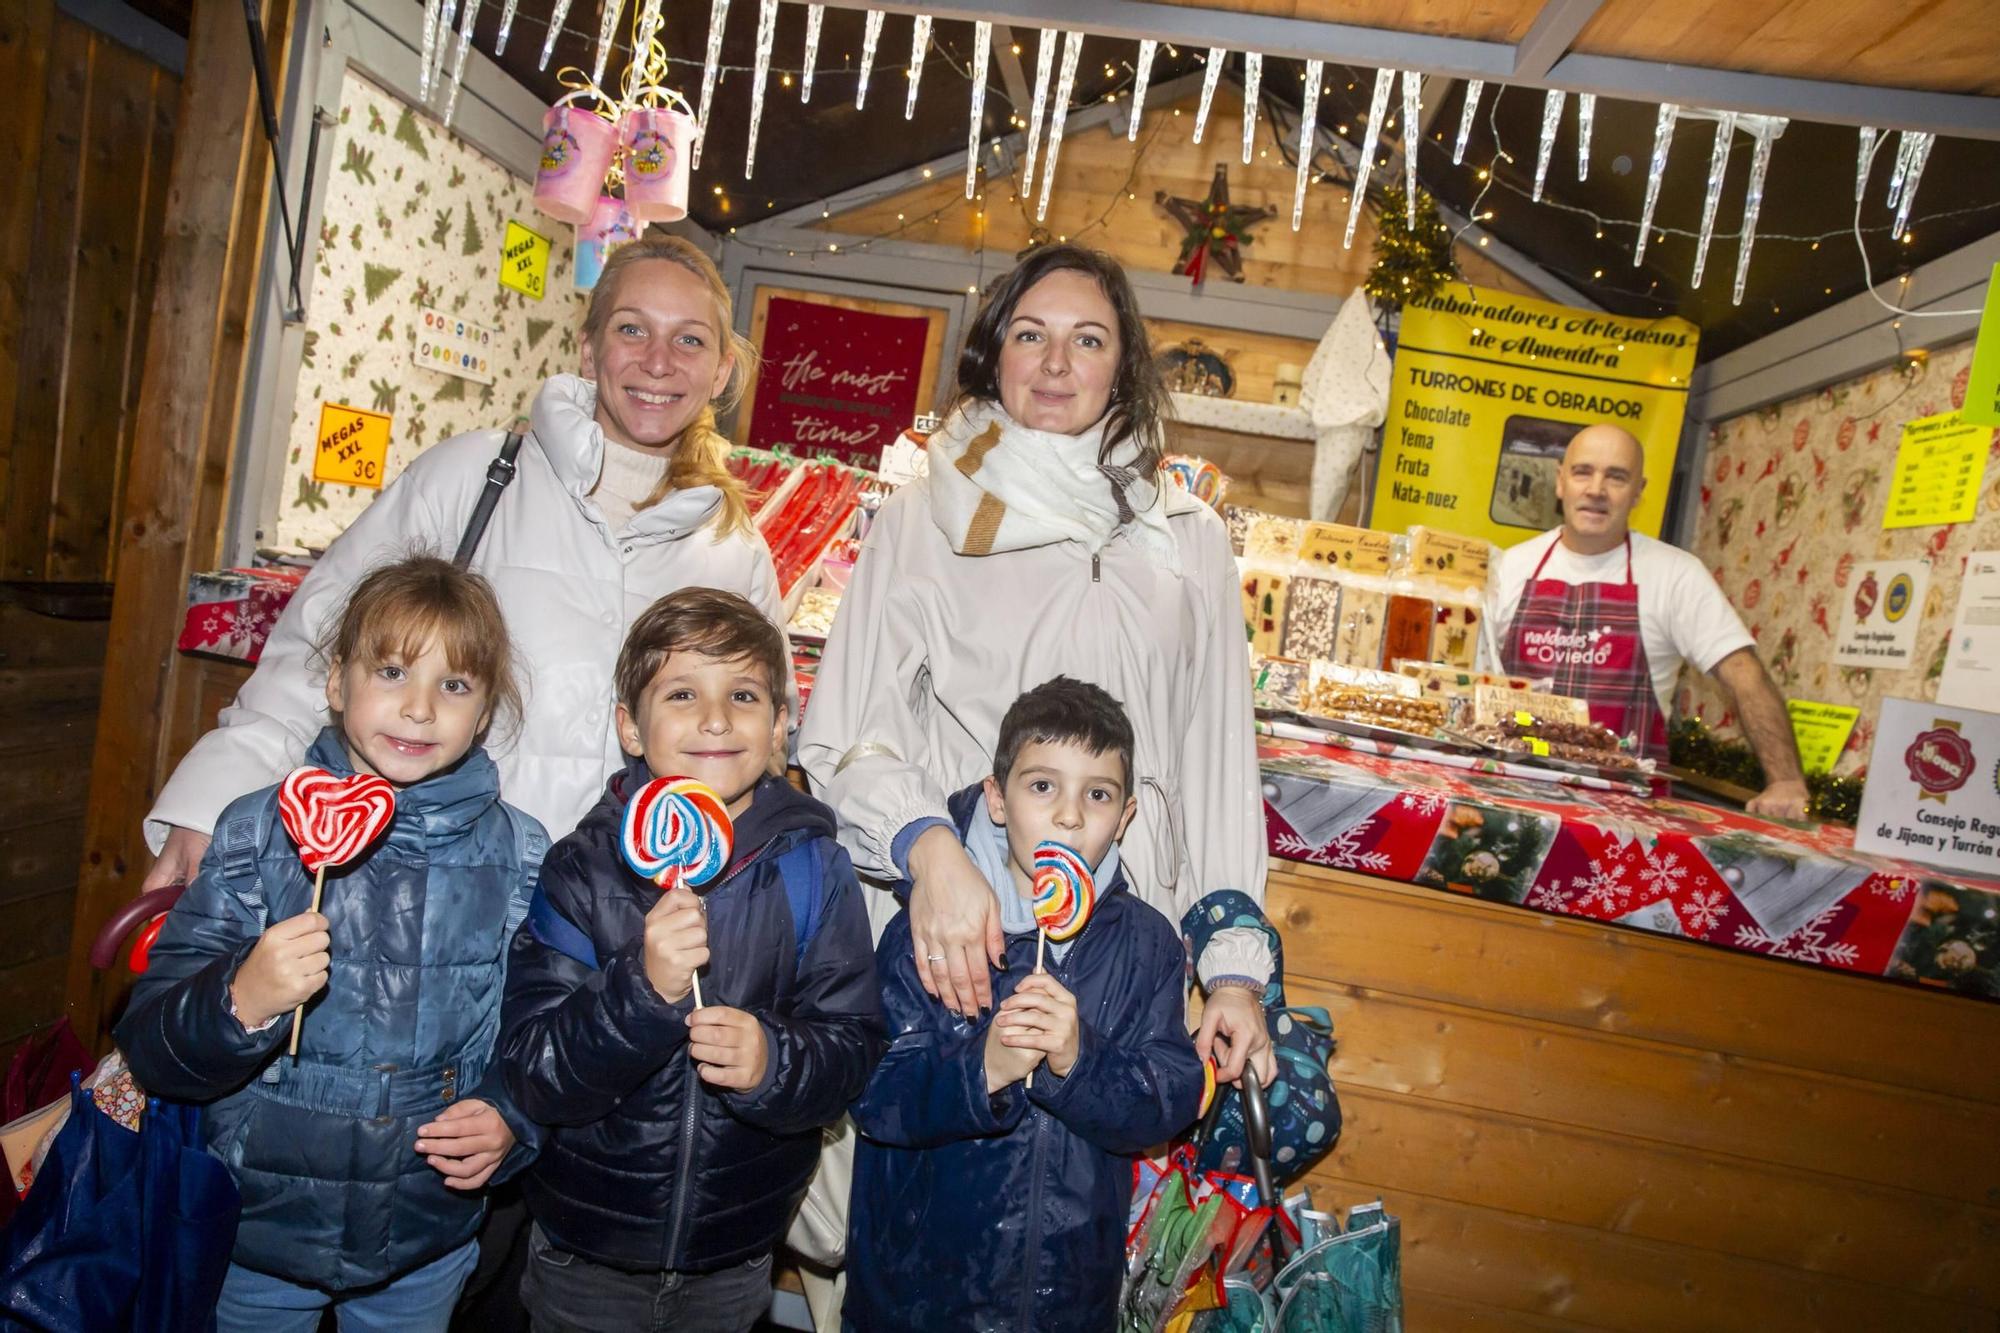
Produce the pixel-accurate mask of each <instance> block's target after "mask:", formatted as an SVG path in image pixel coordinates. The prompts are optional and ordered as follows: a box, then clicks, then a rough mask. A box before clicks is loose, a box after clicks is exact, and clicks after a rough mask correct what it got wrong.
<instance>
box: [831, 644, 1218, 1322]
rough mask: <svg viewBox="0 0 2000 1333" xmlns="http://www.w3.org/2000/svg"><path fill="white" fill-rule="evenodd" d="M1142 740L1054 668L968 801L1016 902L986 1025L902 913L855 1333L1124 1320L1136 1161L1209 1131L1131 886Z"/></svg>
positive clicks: (1163, 965)
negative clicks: (921, 968) (947, 997)
mask: <svg viewBox="0 0 2000 1333" xmlns="http://www.w3.org/2000/svg"><path fill="white" fill-rule="evenodd" d="M1132 750H1133V737H1132V725H1131V722H1130V721H1129V720H1128V719H1127V717H1126V715H1125V710H1124V709H1123V708H1122V707H1121V706H1120V705H1119V703H1118V701H1117V700H1116V699H1113V698H1112V697H1111V696H1110V695H1109V694H1107V693H1106V692H1105V691H1104V690H1102V689H1100V688H1098V687H1097V686H1095V685H1090V684H1086V683H1084V682H1082V681H1077V680H1071V679H1069V678H1067V677H1062V676H1058V677H1057V678H1056V679H1054V680H1052V681H1049V682H1047V683H1046V684H1043V685H1040V686H1037V687H1036V688H1035V689H1032V690H1030V691H1028V692H1027V693H1026V694H1024V695H1022V696H1021V697H1020V698H1019V699H1017V700H1015V701H1014V704H1013V706H1012V707H1011V708H1009V709H1008V710H1007V715H1006V717H1005V718H1004V719H1003V720H1002V722H1001V724H1000V742H999V745H998V747H997V748H996V751H995V753H994V757H993V776H991V777H989V778H987V779H986V781H985V782H984V783H983V784H982V785H981V786H978V787H969V788H967V789H966V790H964V791H961V792H960V793H958V795H956V796H954V797H953V798H952V800H951V802H950V808H951V812H952V815H953V817H954V819H955V820H956V821H957V825H958V833H959V836H960V838H961V839H962V840H963V841H964V843H965V848H966V852H967V853H968V854H969V855H970V856H971V858H972V862H973V864H974V865H976V866H978V867H979V868H980V869H981V870H983V871H985V873H986V877H987V879H988V881H989V882H990V884H991V885H992V888H993V892H994V896H995V897H996V898H997V899H998V900H999V903H1000V920H1001V925H1002V927H1003V929H1004V930H1005V931H1006V934H1007V966H1006V969H1005V970H1004V971H1002V972H1000V973H998V974H996V975H995V976H994V977H993V994H994V996H995V998H996V999H997V1000H998V1001H999V1006H998V1008H997V1009H995V1010H994V1011H993V1012H992V1013H990V1014H987V1015H983V1016H982V1017H981V1018H980V1019H978V1020H977V1021H972V1020H967V1019H963V1018H960V1017H958V1016H957V1015H955V1014H953V1013H952V1012H951V1011H950V1010H948V1009H946V1008H945V1007H944V1006H943V1005H942V1004H939V1003H938V1002H937V1001H936V1000H934V999H932V998H931V997H930V996H929V995H928V994H926V993H925V991H924V988H923V986H922V984H921V982H919V980H918V978H917V975H916V969H915V966H914V965H913V962H912V954H913V952H914V951H913V950H912V948H911V945H910V927H909V919H908V916H907V914H906V913H898V914H897V916H896V918H895V919H894V920H892V921H891V922H890V923H889V925H888V928H887V929H886V930H885V931H884V933H883V936H882V940H881V944H880V946H879V948H878V952H877V955H876V966H877V967H878V968H879V969H880V971H881V973H882V987H883V1005H884V1008H885V1009H886V1010H887V1013H888V1018H889V1031H890V1035H891V1038H892V1044H891V1045H890V1048H889V1052H888V1054H887V1055H885V1056H884V1057H883V1059H882V1063H881V1064H880V1065H879V1066H878V1067H877V1068H876V1071H875V1075H874V1077H873V1078H872V1079H871V1080H870V1081H869V1084H868V1090H867V1091H866V1092H865V1093H863V1094H862V1096H861V1100H860V1101H858V1102H856V1103H855V1104H854V1106H853V1108H852V1111H853V1116H854V1123H855V1126H856V1128H857V1129H858V1130H859V1131H860V1142H859V1145H858V1146H857V1148H856V1151H855V1163H854V1193H853V1199H852V1204H851V1212H850V1216H849V1222H848V1270H847V1272H848V1288H847V1301H846V1304H845V1306H844V1307H843V1311H842V1313H843V1316H844V1318H845V1320H846V1323H847V1326H848V1327H849V1328H851V1329H857V1330H863V1331H864V1333H877V1331H878V1330H890V1329H911V1330H917V1329H923V1330H937V1329H1016V1330H1025V1329H1077V1330H1089V1333H1099V1331H1100V1330H1104V1329H1109V1328H1115V1327H1116V1326H1117V1322H1118V1321H1117V1304H1118V1289H1119V1283H1120V1280H1121V1278H1122V1275H1123V1266H1124V1231H1125V1220H1126V1215H1127V1213H1128V1211H1129V1209H1130V1205H1131V1192H1132V1161H1133V1159H1134V1158H1135V1157H1137V1156H1138V1155H1139V1154H1141V1153H1143V1152H1144V1151H1146V1150H1147V1149H1149V1148H1152V1147H1154V1146H1156V1145H1158V1144H1161V1143H1164V1142H1166V1141H1167V1140H1168V1139H1169V1138H1171V1137H1172V1136H1173V1135H1174V1134H1176V1133H1178V1132H1179V1131H1181V1130H1182V1129H1185V1128H1186V1127H1187V1126H1188V1125H1189V1124H1190V1123H1191V1122H1192V1121H1193V1120H1194V1118H1195V1116H1196V1113H1197V1111H1198V1109H1199V1105H1200V1101H1201V1096H1202V1082H1203V1077H1202V1066H1201V1062H1200V1061H1199V1060H1197V1059H1196V1057H1195V1053H1194V1044H1193V1042H1192V1041H1191V1040H1190V1039H1189V1037H1188V1033H1187V1025H1186V1020H1185V1014H1184V1007H1183V1006H1184V1003H1185V1000H1184V997H1185V994H1186V955H1185V952H1184V950H1183V948H1182V945H1181V940H1180V936H1179V935H1178V934H1177V933H1176V932H1175V930H1174V928H1173V926H1172V925H1171V924H1170V923H1169V922H1168V921H1167V919H1166V918H1165V917H1163V916H1161V915H1160V914H1159V913H1158V912H1156V911H1154V910H1153V909H1152V908H1151V907H1148V906H1147V905H1146V904H1145V903H1143V902H1141V901H1140V900H1139V899H1138V897H1137V896H1135V895H1133V894H1131V893H1128V892H1126V886H1125V879H1124V875H1123V873H1122V872H1121V871H1120V869H1119V864H1118V838H1119V835H1120V834H1122V833H1123V832H1124V831H1125V826H1126V825H1127V824H1128V823H1129V822H1130V821H1131V818H1132V814H1133V812H1134V810H1136V809H1137V802H1136V801H1135V800H1134V798H1133V796H1132Z"/></svg>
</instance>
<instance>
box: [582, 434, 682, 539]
mask: <svg viewBox="0 0 2000 1333" xmlns="http://www.w3.org/2000/svg"><path fill="white" fill-rule="evenodd" d="M666 475H667V455H666V454H664V453H657V454H656V453H653V452H651V451H649V450H644V449H634V448H633V447H632V446H630V445H628V444H620V443H619V442H618V441H616V440H614V439H612V438H611V437H610V436H609V435H606V436H605V437H604V469H603V471H601V472H599V473H598V474H597V486H596V488H595V489H593V490H592V491H591V492H590V499H591V503H593V504H595V505H596V506H597V508H598V512H600V513H602V514H603V515H604V522H605V525H606V526H607V527H609V528H610V529H611V531H612V533H613V534H614V535H615V534H617V533H620V532H623V531H624V530H625V525H626V524H628V523H630V522H631V521H632V516H633V515H634V514H636V513H638V512H639V506H640V505H641V504H643V503H645V500H646V497H647V496H649V495H651V494H652V493H653V492H654V491H656V490H658V489H659V486H660V480H661V478H663V477H665V476H666Z"/></svg>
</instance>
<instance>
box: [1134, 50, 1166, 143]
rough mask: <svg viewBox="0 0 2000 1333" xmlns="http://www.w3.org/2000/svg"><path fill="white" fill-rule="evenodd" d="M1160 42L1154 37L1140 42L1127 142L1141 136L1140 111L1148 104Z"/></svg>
mask: <svg viewBox="0 0 2000 1333" xmlns="http://www.w3.org/2000/svg"><path fill="white" fill-rule="evenodd" d="M1159 49H1160V44H1159V43H1158V42H1156V41H1154V40H1153V39H1152V38H1150V37H1149V38H1147V39H1146V40H1144V41H1142V42H1140V43H1139V68H1138V69H1137V70H1136V71H1135V72H1134V73H1133V76H1132V119H1131V120H1130V121H1129V122H1128V123H1127V124H1126V126H1125V142H1126V143H1132V142H1134V141H1135V140H1137V139H1138V137H1139V112H1140V111H1141V110H1143V109H1144V108H1145V105H1146V85H1147V84H1149V83H1151V82H1152V81H1153V53H1154V52H1155V51H1158V50H1159Z"/></svg>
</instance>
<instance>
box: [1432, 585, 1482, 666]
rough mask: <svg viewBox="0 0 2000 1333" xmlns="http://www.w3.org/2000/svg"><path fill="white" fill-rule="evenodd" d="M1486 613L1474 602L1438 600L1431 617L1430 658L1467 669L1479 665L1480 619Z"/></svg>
mask: <svg viewBox="0 0 2000 1333" xmlns="http://www.w3.org/2000/svg"><path fill="white" fill-rule="evenodd" d="M1484 615H1485V613H1484V612H1483V611H1482V610H1481V609H1480V608H1479V607H1478V606H1477V605H1476V604H1474V603H1471V602H1458V603H1453V602H1439V603H1438V604H1437V612H1436V615H1435V616H1434V617H1433V618H1432V624H1431V644H1430V659H1429V660H1431V661H1433V662H1442V663H1443V664H1445V665H1446V666H1453V667H1460V668H1463V669H1465V670H1468V671H1469V670H1471V669H1472V668H1473V667H1474V666H1476V665H1478V662H1479V632H1480V621H1481V620H1482V619H1483V618H1484Z"/></svg>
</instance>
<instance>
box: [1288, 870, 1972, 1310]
mask: <svg viewBox="0 0 2000 1333" xmlns="http://www.w3.org/2000/svg"><path fill="white" fill-rule="evenodd" d="M1270 910H1271V914H1272V916H1273V919H1274V920H1276V921H1277V922H1278V923H1279V924H1280V926H1281V928H1282V929H1283V930H1284V931H1285V936H1286V940H1287V946H1288V947H1287V964H1288V968H1289V972H1290V975H1289V976H1288V982H1289V990H1290V992H1291V994H1292V996H1293V997H1294V999H1295V1001H1296V1002H1299V1003H1320V1004H1324V1005H1326V1006H1327V1007H1328V1008H1329V1009H1330V1010H1331V1011H1332V1013H1333V1015H1334V1019H1335V1024H1336V1029H1337V1035H1338V1039H1339V1043H1340V1050H1339V1056H1338V1059H1337V1064H1336V1078H1337V1079H1338V1080H1339V1082H1340V1086H1341V1088H1342V1090H1343V1106H1344V1108H1345V1111H1346V1128H1345V1131H1344V1133H1343V1135H1342V1139H1341V1143H1340V1146H1339V1147H1338V1148H1337V1149H1336V1150H1335V1152H1334V1154H1333V1155H1332V1157H1330V1158H1329V1159H1328V1160H1327V1161H1325V1162H1323V1163H1321V1164H1320V1166H1319V1167H1317V1168H1316V1169H1315V1171H1314V1172H1313V1174H1312V1175H1311V1176H1310V1177H1309V1178H1308V1179H1309V1181H1310V1182H1311V1183H1312V1184H1313V1186H1314V1188H1315V1191H1316V1193H1318V1194H1319V1196H1320V1198H1321V1200H1322V1201H1323V1202H1328V1203H1333V1204H1336V1205H1341V1206H1345V1205H1350V1204H1353V1203H1357V1202H1360V1201H1362V1200H1364V1199H1368V1198H1373V1197H1376V1196H1378V1195H1379V1196H1381V1197H1383V1198H1385V1199H1386V1200H1387V1201H1388V1204H1389V1207H1390V1210H1391V1211H1392V1212H1394V1213H1396V1214H1397V1215H1398V1216H1400V1217H1401V1218H1402V1219H1403V1225H1404V1258H1405V1283H1406V1287H1407V1289H1408V1291H1409V1293H1410V1306H1411V1310H1412V1312H1413V1317H1414V1312H1415V1311H1416V1310H1417V1309H1418V1308H1420V1307H1421V1308H1424V1309H1426V1310H1427V1311H1432V1312H1435V1313H1434V1317H1435V1320H1436V1322H1435V1323H1433V1324H1428V1325H1425V1326H1428V1327H1443V1328H1456V1327H1485V1328H1532V1327H1548V1326H1555V1327H1591V1328H1607V1329H1635V1330H1636V1329H1688V1328H1701V1329H1758V1330H1764V1329H1806V1328H1816V1329H1817V1328H1824V1329H1850V1328H1851V1329H1885V1328H1896V1329H1903V1328H1912V1329H1914V1328H1926V1329H1929V1328H1982V1329H1989V1330H1990V1329H1994V1328H1996V1327H2000V1276H1996V1275H2000V1153H1996V1152H1994V1151H1993V1149H1992V1147H1991V1145H1992V1144H1993V1143H1994V1142H1996V1141H2000V1081H1996V1078H1995V1066H1996V1064H2000V1059H1996V1057H2000V1006H1994V1005H1984V1004H1980V1003H1979V1002H1976V1001H1972V1000H1967V999H1963V998H1960V997H1955V996H1943V995H1938V994H1933V993H1926V992H1920V991H1915V990H1910V989H1906V988H1902V987H1897V986H1894V985H1890V984H1887V983H1884V982H1879V981H1870V980H1866V979H1860V978H1852V977H1841V976H1837V975H1832V974H1828V973H1824V972H1819V971H1815V970H1812V969H1807V968H1799V967H1793V966H1790V965H1787V964H1783V963H1780V962H1776V961H1773V960H1767V959H1755V958H1746V957H1741V956H1735V955H1730V954H1727V953H1723V952H1721V951H1718V950H1711V949H1706V948H1703V947H1701V946H1699V945H1696V944H1693V943H1691V942H1685V941H1674V940H1665V939H1658V938H1653V937H1647V936H1643V935H1638V934H1634V933H1632V932H1628V931H1623V930H1620V929H1618V928H1616V927H1611V926H1605V925H1598V924H1593V923H1584V922H1578V921H1573V920H1566V919H1565V920H1559V919H1556V918H1552V917H1542V916H1538V915H1535V914H1531V913H1527V912H1524V911H1522V910H1520V909H1518V908H1512V907H1506V906H1501V905H1496V904H1491V903H1483V902H1479V901H1477V900H1475V899H1470V898H1462V897H1459V896H1456V895H1452V894H1446V893H1440V892H1436V891H1432V890H1425V889H1417V888H1412V887H1409V886H1404V885H1392V884H1387V883H1384V882H1382V881H1377V880H1370V879H1365V878H1362V877H1358V876H1353V875H1346V874H1342V873H1340V872H1336V871H1328V870H1321V869H1318V868H1313V867H1304V866H1298V865H1291V864H1287V863H1274V874H1273V877H1272V881H1271V888H1270ZM1549 1321H1555V1322H1554V1324H1553V1325H1551V1324H1550V1323H1549ZM1417 1326H1418V1325H1416V1324H1414V1323H1413V1324H1412V1327H1417Z"/></svg>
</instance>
